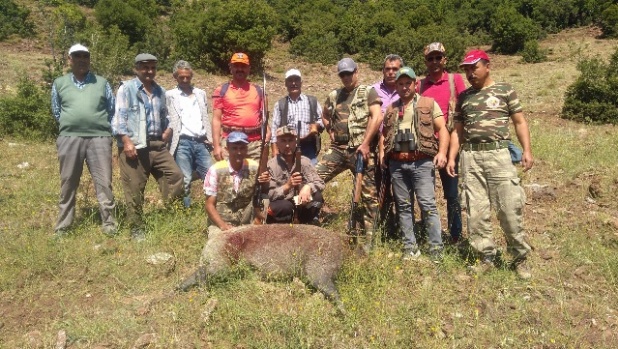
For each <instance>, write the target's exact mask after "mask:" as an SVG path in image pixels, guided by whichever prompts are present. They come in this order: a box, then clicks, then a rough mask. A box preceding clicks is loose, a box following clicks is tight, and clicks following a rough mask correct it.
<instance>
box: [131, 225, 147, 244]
mask: <svg viewBox="0 0 618 349" xmlns="http://www.w3.org/2000/svg"><path fill="white" fill-rule="evenodd" d="M131 239H133V241H135V242H143V241H144V240H146V233H144V229H142V228H133V229H131Z"/></svg>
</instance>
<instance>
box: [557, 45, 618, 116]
mask: <svg viewBox="0 0 618 349" xmlns="http://www.w3.org/2000/svg"><path fill="white" fill-rule="evenodd" d="M577 69H578V70H579V71H580V72H581V75H580V76H579V78H577V80H576V81H575V82H574V83H573V84H572V85H571V86H569V88H568V89H567V91H566V94H565V98H564V106H563V107H562V114H561V115H562V117H563V118H565V119H570V120H576V121H580V122H588V123H612V124H616V123H618V49H617V50H616V51H615V52H614V54H613V55H612V57H611V59H610V62H609V64H606V63H604V62H602V61H601V60H599V59H597V58H593V59H585V60H582V61H581V62H579V64H578V65H577Z"/></svg>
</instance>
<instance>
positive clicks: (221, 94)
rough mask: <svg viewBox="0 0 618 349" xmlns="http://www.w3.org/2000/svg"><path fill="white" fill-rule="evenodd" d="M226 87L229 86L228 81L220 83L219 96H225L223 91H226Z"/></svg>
mask: <svg viewBox="0 0 618 349" xmlns="http://www.w3.org/2000/svg"><path fill="white" fill-rule="evenodd" d="M228 88H230V83H229V81H228V82H226V83H224V84H223V85H221V90H219V97H221V98H223V96H225V93H226V92H227V89H228Z"/></svg>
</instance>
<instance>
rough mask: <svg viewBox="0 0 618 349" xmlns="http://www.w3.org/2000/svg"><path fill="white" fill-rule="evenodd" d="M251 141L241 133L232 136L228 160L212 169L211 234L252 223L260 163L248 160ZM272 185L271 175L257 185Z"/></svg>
mask: <svg viewBox="0 0 618 349" xmlns="http://www.w3.org/2000/svg"><path fill="white" fill-rule="evenodd" d="M248 144H249V139H248V137H247V135H246V134H244V133H242V132H236V131H234V132H230V134H229V135H228V139H227V142H226V147H227V152H228V154H229V157H228V159H227V160H225V159H224V160H221V161H218V162H216V163H215V164H214V165H212V166H211V167H210V168H209V169H208V172H207V173H206V178H205V179H204V194H206V215H207V216H208V234H213V233H216V232H218V231H221V230H228V229H230V228H232V227H235V226H239V225H242V224H249V223H250V222H251V213H252V212H253V205H252V198H253V193H254V192H255V177H256V176H257V175H258V174H257V172H258V163H257V161H255V160H253V159H250V158H247V152H248V150H249V147H248ZM268 181H270V177H269V175H268V171H265V172H263V173H262V174H261V175H260V176H259V178H258V182H260V183H267V182H268Z"/></svg>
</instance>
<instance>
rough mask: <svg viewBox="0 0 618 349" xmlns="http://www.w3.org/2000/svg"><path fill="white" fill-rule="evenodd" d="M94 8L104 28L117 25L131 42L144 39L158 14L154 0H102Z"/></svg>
mask: <svg viewBox="0 0 618 349" xmlns="http://www.w3.org/2000/svg"><path fill="white" fill-rule="evenodd" d="M94 8H95V16H96V18H97V21H98V22H99V23H100V24H101V25H102V26H103V27H104V28H109V27H111V26H112V25H115V26H117V27H118V29H120V31H121V32H122V33H123V34H125V35H127V36H128V37H129V41H130V43H131V44H134V43H136V42H138V41H140V40H142V38H143V37H144V35H146V32H148V29H149V28H150V27H151V26H152V25H153V23H154V21H155V18H156V16H157V14H158V7H157V4H156V2H155V1H154V0H100V1H99V2H98V3H97V4H96V6H95V7H94Z"/></svg>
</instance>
